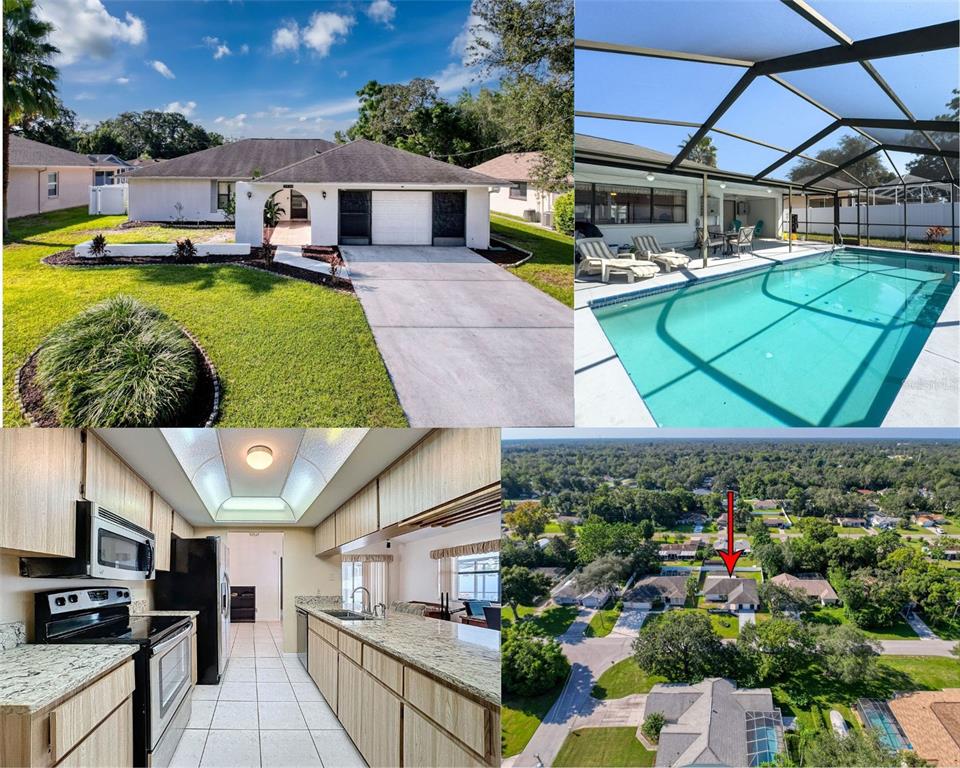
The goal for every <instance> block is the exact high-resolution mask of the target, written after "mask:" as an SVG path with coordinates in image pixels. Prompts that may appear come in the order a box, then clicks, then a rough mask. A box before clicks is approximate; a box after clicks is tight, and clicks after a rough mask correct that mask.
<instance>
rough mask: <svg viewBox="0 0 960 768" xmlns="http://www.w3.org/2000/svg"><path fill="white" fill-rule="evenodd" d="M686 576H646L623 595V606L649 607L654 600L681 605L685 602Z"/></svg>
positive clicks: (665, 603)
mask: <svg viewBox="0 0 960 768" xmlns="http://www.w3.org/2000/svg"><path fill="white" fill-rule="evenodd" d="M687 578H688V577H687V576H647V577H646V578H644V579H640V581H638V582H637V583H636V584H634V585H633V586H632V587H631V588H630V589H629V590H627V591H626V592H625V593H624V595H623V607H624V608H639V609H649V608H651V607H652V605H653V603H655V602H658V601H659V602H662V603H663V604H664V605H675V606H679V607H681V608H682V607H683V605H684V604H685V603H686V602H687Z"/></svg>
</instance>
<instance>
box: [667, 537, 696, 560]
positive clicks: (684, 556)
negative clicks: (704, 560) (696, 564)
mask: <svg viewBox="0 0 960 768" xmlns="http://www.w3.org/2000/svg"><path fill="white" fill-rule="evenodd" d="M700 545H701V541H700V539H691V540H690V541H685V542H683V543H682V544H661V545H660V549H659V555H660V559H661V560H693V559H694V558H696V556H697V549H699V547H700Z"/></svg>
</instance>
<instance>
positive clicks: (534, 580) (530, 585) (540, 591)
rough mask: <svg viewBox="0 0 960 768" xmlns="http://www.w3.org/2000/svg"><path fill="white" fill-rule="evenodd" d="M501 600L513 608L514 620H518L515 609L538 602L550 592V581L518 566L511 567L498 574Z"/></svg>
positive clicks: (540, 574)
mask: <svg viewBox="0 0 960 768" xmlns="http://www.w3.org/2000/svg"><path fill="white" fill-rule="evenodd" d="M500 589H501V592H502V593H503V599H504V600H505V601H506V602H508V603H509V604H510V607H511V608H513V617H514V619H518V620H519V618H520V617H519V615H518V614H517V607H518V606H520V605H533V604H534V603H538V602H540V600H542V599H543V598H544V597H546V595H547V593H548V592H549V591H550V580H549V579H548V578H547V577H546V576H544V575H543V574H542V573H537V572H536V571H531V570H530V569H529V568H524V567H523V566H520V565H511V566H508V567H506V568H504V569H503V570H502V571H501V572H500Z"/></svg>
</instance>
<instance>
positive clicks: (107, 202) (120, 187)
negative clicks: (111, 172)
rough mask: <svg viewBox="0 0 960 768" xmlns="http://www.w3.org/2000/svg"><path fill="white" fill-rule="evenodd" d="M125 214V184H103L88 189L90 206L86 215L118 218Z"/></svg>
mask: <svg viewBox="0 0 960 768" xmlns="http://www.w3.org/2000/svg"><path fill="white" fill-rule="evenodd" d="M126 212H127V185H126V184H104V185H101V186H95V187H90V205H89V207H88V209H87V213H89V214H91V215H100V216H119V215H121V214H124V213H126Z"/></svg>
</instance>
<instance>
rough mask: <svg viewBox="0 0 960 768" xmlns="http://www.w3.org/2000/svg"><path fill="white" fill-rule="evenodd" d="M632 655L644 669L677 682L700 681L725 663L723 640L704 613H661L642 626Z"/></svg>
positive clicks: (721, 669) (722, 668)
mask: <svg viewBox="0 0 960 768" xmlns="http://www.w3.org/2000/svg"><path fill="white" fill-rule="evenodd" d="M633 657H634V658H635V659H636V661H637V664H639V665H640V668H641V669H643V670H644V671H645V672H647V673H649V674H652V675H663V676H664V677H666V678H667V680H669V681H670V682H674V683H677V682H684V683H697V682H700V681H701V680H703V678H705V677H710V676H713V675H719V674H722V673H723V671H724V667H725V653H724V650H723V643H722V642H721V640H720V636H719V635H718V634H717V633H716V632H715V631H714V629H713V626H712V625H711V624H710V619H709V618H708V617H707V616H706V614H702V613H681V612H680V611H669V612H667V613H664V614H662V615H661V616H660V618H659V619H658V620H657V621H656V622H653V623H648V624H647V625H646V626H645V627H644V628H643V629H642V630H640V634H639V635H638V637H637V639H636V640H635V641H634V643H633Z"/></svg>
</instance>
